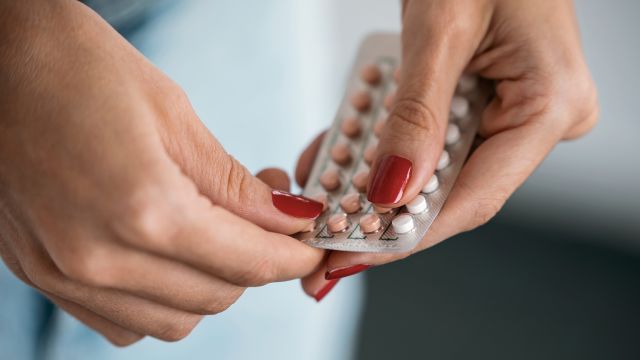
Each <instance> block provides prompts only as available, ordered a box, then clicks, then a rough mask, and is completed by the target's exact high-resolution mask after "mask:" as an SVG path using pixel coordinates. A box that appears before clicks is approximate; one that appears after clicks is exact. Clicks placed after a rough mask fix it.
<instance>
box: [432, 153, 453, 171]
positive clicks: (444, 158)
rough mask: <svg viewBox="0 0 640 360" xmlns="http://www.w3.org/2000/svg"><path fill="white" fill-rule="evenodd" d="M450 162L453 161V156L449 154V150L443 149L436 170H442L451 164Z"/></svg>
mask: <svg viewBox="0 0 640 360" xmlns="http://www.w3.org/2000/svg"><path fill="white" fill-rule="evenodd" d="M450 162H451V157H450V156H449V153H448V152H447V150H443V151H442V154H440V159H438V164H437V165H436V170H442V169H444V168H446V167H447V166H449V163H450Z"/></svg>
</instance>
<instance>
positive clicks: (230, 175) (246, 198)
mask: <svg viewBox="0 0 640 360" xmlns="http://www.w3.org/2000/svg"><path fill="white" fill-rule="evenodd" d="M225 158H226V160H225V161H224V166H223V167H222V171H223V174H224V173H226V177H221V179H222V180H223V181H224V182H223V183H219V184H218V187H219V189H218V191H217V193H218V194H220V195H222V196H223V197H224V201H225V204H233V205H234V206H242V205H243V204H252V203H254V196H255V195H256V193H255V191H252V189H251V185H252V175H251V174H250V173H249V171H248V170H247V169H246V168H245V167H244V166H243V165H242V164H240V162H238V161H237V160H236V159H235V158H233V157H232V156H231V155H228V154H226V156H225Z"/></svg>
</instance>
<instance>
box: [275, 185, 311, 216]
mask: <svg viewBox="0 0 640 360" xmlns="http://www.w3.org/2000/svg"><path fill="white" fill-rule="evenodd" d="M271 200H272V201H273V205H274V206H275V207H276V208H277V209H278V210H280V211H282V212H283V213H285V214H288V215H291V216H294V217H297V218H304V219H315V218H317V217H318V216H319V215H320V213H321V212H322V204H321V203H319V202H317V201H314V200H311V199H308V198H306V197H304V196H299V195H293V194H290V193H288V192H286V191H280V190H273V191H272V192H271Z"/></svg>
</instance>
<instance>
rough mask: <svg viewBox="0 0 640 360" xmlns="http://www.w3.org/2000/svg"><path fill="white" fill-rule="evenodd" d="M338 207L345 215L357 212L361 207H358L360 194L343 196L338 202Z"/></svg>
mask: <svg viewBox="0 0 640 360" xmlns="http://www.w3.org/2000/svg"><path fill="white" fill-rule="evenodd" d="M340 207H341V208H342V210H344V212H346V213H347V214H353V213H356V212H358V210H360V209H361V208H362V205H360V194H357V193H351V194H347V195H345V196H343V197H342V199H341V200H340Z"/></svg>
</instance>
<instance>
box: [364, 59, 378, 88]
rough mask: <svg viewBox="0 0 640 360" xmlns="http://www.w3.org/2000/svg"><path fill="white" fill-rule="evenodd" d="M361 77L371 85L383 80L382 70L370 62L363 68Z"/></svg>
mask: <svg viewBox="0 0 640 360" xmlns="http://www.w3.org/2000/svg"><path fill="white" fill-rule="evenodd" d="M360 78H362V80H364V82H366V83H367V84H369V85H377V84H379V83H380V80H382V71H380V68H379V67H378V65H376V64H369V65H366V66H365V67H364V68H362V72H361V73H360Z"/></svg>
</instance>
